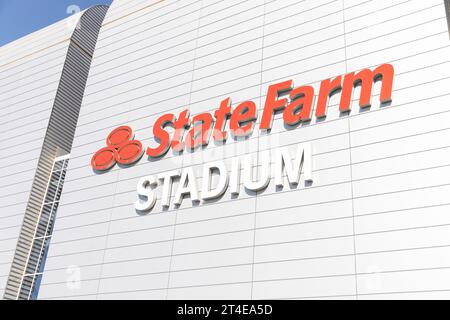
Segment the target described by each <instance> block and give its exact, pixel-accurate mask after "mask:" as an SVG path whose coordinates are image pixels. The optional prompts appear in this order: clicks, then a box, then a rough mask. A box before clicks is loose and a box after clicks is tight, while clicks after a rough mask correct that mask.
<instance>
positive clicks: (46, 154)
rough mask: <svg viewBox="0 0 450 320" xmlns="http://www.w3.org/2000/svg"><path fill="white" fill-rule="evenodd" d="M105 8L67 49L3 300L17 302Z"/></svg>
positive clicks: (87, 16) (90, 14) (85, 19)
mask: <svg viewBox="0 0 450 320" xmlns="http://www.w3.org/2000/svg"><path fill="white" fill-rule="evenodd" d="M107 9H108V7H107V6H96V7H93V8H91V9H89V10H87V11H86V12H84V13H83V14H82V15H81V18H80V24H79V26H78V27H77V28H76V29H75V31H74V33H73V36H72V38H71V42H70V45H69V47H68V50H67V56H66V60H65V63H64V68H63V70H62V74H61V79H60V81H59V86H58V90H57V92H56V97H55V100H54V104H53V108H52V112H51V116H50V120H49V123H48V127H47V131H46V135H45V139H44V141H43V144H42V151H41V154H40V156H39V162H38V165H37V170H36V174H35V177H34V181H33V185H32V188H31V192H30V197H29V200H28V204H27V208H26V211H25V216H24V220H23V224H22V229H21V232H20V236H19V239H18V242H17V248H16V252H15V255H14V260H13V263H12V266H11V271H10V274H9V278H8V283H7V287H6V290H5V295H4V297H5V298H6V299H17V297H18V294H19V291H20V284H21V281H22V278H23V275H24V274H25V270H26V268H27V263H28V256H29V255H30V250H31V244H32V239H33V237H34V235H35V229H36V226H37V224H38V222H39V216H40V211H41V208H42V204H43V200H44V197H45V192H46V190H47V184H48V181H49V178H50V174H51V169H52V166H53V161H54V159H55V157H57V156H58V155H60V154H66V153H70V150H71V146H72V142H73V135H74V132H75V128H76V124H77V120H78V113H79V110H80V106H81V101H82V98H83V94H84V89H85V84H86V79H87V76H88V74H89V67H90V63H91V59H92V52H93V51H94V49H95V40H96V38H97V36H98V32H99V29H100V26H101V23H102V21H103V18H104V16H105V14H106V12H107Z"/></svg>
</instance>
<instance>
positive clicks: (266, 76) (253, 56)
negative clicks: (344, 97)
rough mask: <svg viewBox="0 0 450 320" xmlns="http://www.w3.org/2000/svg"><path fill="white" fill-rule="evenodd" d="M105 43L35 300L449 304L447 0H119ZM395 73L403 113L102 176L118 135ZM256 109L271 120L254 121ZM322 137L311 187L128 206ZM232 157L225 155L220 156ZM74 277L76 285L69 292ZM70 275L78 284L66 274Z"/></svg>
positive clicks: (333, 104)
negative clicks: (139, 191)
mask: <svg viewBox="0 0 450 320" xmlns="http://www.w3.org/2000/svg"><path fill="white" fill-rule="evenodd" d="M111 9H112V10H111V11H110V12H108V15H107V17H106V19H105V27H104V28H102V31H101V34H100V35H99V42H98V46H97V50H96V52H95V54H94V59H93V62H92V67H91V72H90V76H89V79H88V84H87V88H86V93H85V97H84V99H83V105H82V109H81V112H80V119H79V123H78V126H77V130H76V135H75V140H74V144H73V148H72V152H71V163H70V166H69V170H68V173H67V179H66V182H65V188H64V192H63V195H62V198H61V206H60V208H59V212H58V219H57V221H56V225H55V231H54V235H53V240H52V247H51V249H50V252H49V256H48V259H47V265H46V270H45V274H44V278H43V282H42V286H41V292H40V298H42V299H71V298H90V299H97V298H98V299H100V298H111V299H126V298H144V299H145V298H149V299H152V298H154V299H156V298H160V299H165V298H184V299H186V298H187V299H190V298H209V299H211V298H235V299H239V298H247V299H248V298H254V299H260V298H286V299H295V298H305V299H307V298H336V299H337V298H366V297H370V298H396V297H397V298H398V297H419V298H430V297H431V298H433V297H435V298H436V297H438V298H445V297H447V298H448V297H450V281H449V279H450V277H449V275H450V260H449V258H448V257H450V254H449V253H450V241H449V237H448V232H449V230H450V219H449V215H448V208H449V200H448V193H449V192H450V187H449V182H450V180H449V176H450V175H449V165H450V162H449V160H448V159H450V158H449V155H450V153H449V151H450V146H449V142H448V141H449V125H448V123H449V122H448V121H447V120H448V119H449V116H448V115H449V111H450V89H449V88H450V79H449V74H448V70H449V69H448V67H449V65H450V59H449V57H450V43H449V39H448V29H447V21H446V13H445V8H444V4H443V2H442V1H441V0H430V1H422V0H411V1H409V0H395V1H392V0H389V1H388V0H379V1H378V0H377V1H366V0H334V1H333V0H304V1H301V0H277V1H271V0H266V1H257V0H249V1H243V0H226V1H223V0H222V1H221V0H203V1H200V0H199V1H196V0H182V1H176V0H168V1H161V2H156V1H135V0H116V1H115V2H114V4H113V6H112V8H111ZM381 63H392V64H393V65H394V67H395V68H396V77H395V82H394V94H393V102H392V105H390V106H386V107H383V108H380V106H379V104H377V103H376V100H377V90H379V87H377V86H375V87H377V88H376V89H375V94H374V97H373V98H374V100H373V102H374V103H373V106H372V107H371V108H370V109H368V110H365V111H361V112H360V110H359V108H358V107H357V104H356V102H355V101H354V102H353V103H354V105H352V113H351V114H350V115H345V116H342V115H340V113H339V111H338V107H337V104H338V103H339V101H338V98H339V96H338V95H337V96H334V97H333V98H332V99H331V101H330V107H329V110H328V116H327V118H326V120H325V121H320V122H317V121H312V122H311V123H310V124H307V125H304V126H300V127H298V128H296V129H295V130H286V129H285V128H284V126H283V121H282V118H281V117H280V116H279V115H278V116H277V117H276V119H275V120H274V127H273V130H272V132H271V133H270V135H265V134H260V133H259V132H258V130H255V132H254V134H253V136H252V137H250V139H248V141H246V142H234V141H233V140H232V139H230V140H229V141H228V142H227V144H226V145H225V146H224V147H222V146H215V145H214V144H213V143H211V144H210V145H209V146H208V147H207V148H206V149H205V150H202V151H196V152H195V153H192V154H191V153H185V154H183V155H182V156H174V155H172V154H171V153H169V154H167V155H166V156H165V157H164V158H162V159H161V160H159V161H148V160H147V159H146V158H145V157H144V158H143V159H142V160H141V161H140V162H139V163H138V164H136V165H134V166H132V167H130V168H119V167H116V168H114V169H113V170H111V171H110V172H108V173H107V174H103V175H96V174H95V173H93V172H92V169H91V168H90V166H89V161H90V159H91V157H92V154H93V153H94V152H95V151H97V150H98V149H99V148H101V147H103V146H104V143H105V141H104V140H105V137H106V136H107V135H108V133H109V132H110V131H111V130H112V129H114V128H115V127H116V126H118V125H123V124H127V125H131V126H132V127H133V129H134V130H135V132H136V138H137V139H139V140H141V141H142V142H143V144H144V145H145V146H148V145H153V144H154V143H155V142H154V139H153V135H152V125H153V123H154V121H155V120H156V119H157V118H158V117H159V116H160V115H162V114H163V113H167V112H169V111H171V112H174V113H175V114H177V113H178V112H180V111H181V110H183V108H186V107H189V108H190V110H191V114H197V113H199V112H202V111H212V110H213V109H215V108H217V107H218V105H219V103H220V101H221V99H222V98H226V97H228V96H230V97H231V98H232V99H233V106H235V105H236V104H237V103H239V102H240V101H242V100H247V99H252V100H254V101H255V102H256V103H257V104H258V106H260V107H262V104H261V102H263V101H264V98H265V94H266V92H267V86H268V85H270V84H273V83H276V82H278V81H283V80H288V79H293V80H294V83H295V85H296V86H299V85H303V84H312V85H313V86H314V87H315V89H316V90H317V89H318V86H319V84H320V81H321V80H323V79H325V78H329V77H333V76H336V75H340V74H344V73H346V72H349V71H354V70H360V69H362V68H368V67H374V66H377V65H379V64H381ZM259 112H261V110H260V111H259ZM304 141H311V142H312V144H313V147H314V148H315V150H314V161H315V166H314V168H315V169H314V170H315V172H314V185H313V186H312V187H311V188H303V187H300V188H298V189H293V190H282V191H281V192H280V191H278V192H277V191H275V187H274V184H273V181H272V182H271V184H270V185H269V187H268V189H267V190H266V191H264V192H261V193H258V194H257V195H254V194H246V193H245V192H244V190H242V192H241V195H240V196H239V198H238V199H232V198H231V196H230V195H229V194H228V193H227V194H226V196H224V197H223V198H222V199H220V200H219V201H217V202H215V203H210V204H207V205H200V206H198V207H192V204H191V203H190V201H189V199H186V200H185V201H184V202H183V206H182V207H181V208H178V209H174V208H172V207H171V208H170V209H169V210H167V211H164V210H162V209H161V208H160V206H158V204H157V207H156V208H155V210H154V211H153V212H152V214H149V215H147V216H139V215H137V214H136V212H135V210H134V208H133V202H134V201H135V200H136V190H135V189H136V183H137V181H138V179H139V178H140V177H142V176H145V175H149V174H157V173H161V172H165V171H169V170H171V169H177V168H182V167H185V166H190V165H194V166H195V169H196V170H197V169H199V168H201V165H202V164H203V163H204V162H207V161H211V160H218V159H223V158H227V159H229V158H230V157H232V156H235V155H243V154H246V153H256V152H258V151H261V150H265V149H268V148H271V147H275V146H292V145H295V144H296V143H299V142H304ZM225 150H227V152H225ZM70 266H76V268H77V270H78V271H79V275H80V278H79V279H78V280H79V281H78V282H77V286H73V287H71V286H68V285H67V281H71V276H72V274H70V270H72V269H70V268H69V267H70ZM68 271H69V274H68V273H67V272H68Z"/></svg>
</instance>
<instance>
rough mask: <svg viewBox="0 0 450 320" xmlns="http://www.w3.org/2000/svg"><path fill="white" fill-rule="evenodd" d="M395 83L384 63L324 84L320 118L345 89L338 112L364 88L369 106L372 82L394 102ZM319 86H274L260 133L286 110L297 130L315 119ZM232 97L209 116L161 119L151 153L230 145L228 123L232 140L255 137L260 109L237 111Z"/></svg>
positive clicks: (246, 105)
mask: <svg viewBox="0 0 450 320" xmlns="http://www.w3.org/2000/svg"><path fill="white" fill-rule="evenodd" d="M393 79H394V67H393V66H392V65H390V64H383V65H381V66H379V67H377V68H376V69H374V70H373V71H372V70H370V69H364V70H362V71H360V72H358V73H355V72H352V73H349V74H346V75H344V76H338V77H335V78H330V79H326V80H323V81H322V82H321V84H320V89H319V92H318V94H317V104H316V108H315V110H316V113H315V116H316V117H317V118H323V117H326V113H327V107H328V100H329V98H330V96H331V95H333V94H335V93H336V92H338V91H341V99H340V103H339V110H340V111H341V112H348V111H350V104H351V97H352V94H353V91H354V88H355V87H357V86H361V94H360V97H359V106H360V107H361V108H365V107H368V106H370V104H371V97H372V88H373V83H374V82H376V81H382V85H381V92H380V102H381V103H387V102H389V101H391V96H392V85H393ZM314 96H315V92H314V88H313V87H312V86H300V87H295V88H294V87H293V82H292V80H288V81H284V82H280V83H277V84H273V85H271V86H269V88H268V91H267V95H266V101H265V104H264V110H263V114H262V117H261V123H260V127H259V128H260V129H261V130H270V129H271V128H272V123H273V118H274V115H275V113H276V112H281V111H282V112H283V120H284V122H285V123H286V124H287V125H290V126H293V125H296V124H298V123H300V122H304V121H309V120H311V113H312V110H313V103H314ZM230 104H231V100H230V98H227V99H225V100H223V101H222V102H221V103H220V106H219V109H217V110H216V111H215V112H214V115H211V114H210V113H201V114H198V115H196V116H194V117H193V118H192V121H191V118H190V115H189V111H188V110H184V111H182V112H181V113H180V114H179V115H178V117H175V115H173V114H165V115H163V116H161V117H160V118H159V119H158V120H157V121H156V123H155V125H154V127H153V134H154V137H155V140H156V141H157V142H158V144H159V145H158V146H157V147H156V148H148V149H147V155H148V156H150V157H161V156H163V155H164V154H166V153H167V151H168V150H169V149H170V148H172V149H173V150H174V151H177V152H181V151H183V150H184V149H185V148H186V147H187V148H189V149H195V148H197V147H200V146H206V145H208V144H209V141H210V136H211V132H212V137H213V139H214V140H215V141H216V142H223V141H226V140H227V138H228V137H229V134H228V132H227V130H226V126H227V123H228V127H229V131H230V133H231V135H232V136H235V137H245V136H249V135H251V134H252V132H253V129H254V127H255V124H256V121H257V119H258V115H257V106H256V104H255V103H254V102H252V101H244V102H242V103H240V104H239V105H238V106H237V107H236V108H235V109H234V110H232V108H231V106H230ZM168 125H171V126H172V127H173V128H174V129H175V131H174V133H173V135H172V137H171V136H170V134H169V133H168V132H167V131H166V130H165V127H166V126H168Z"/></svg>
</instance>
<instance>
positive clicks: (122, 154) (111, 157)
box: [91, 126, 143, 171]
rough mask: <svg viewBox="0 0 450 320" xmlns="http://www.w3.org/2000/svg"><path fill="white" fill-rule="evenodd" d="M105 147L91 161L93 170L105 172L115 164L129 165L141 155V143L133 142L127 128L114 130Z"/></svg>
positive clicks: (130, 131) (132, 134)
mask: <svg viewBox="0 0 450 320" xmlns="http://www.w3.org/2000/svg"><path fill="white" fill-rule="evenodd" d="M106 145H107V146H106V147H105V148H103V149H100V150H99V151H97V152H96V153H95V154H94V156H93V157H92V160H91V165H92V168H93V169H94V170H97V171H105V170H108V169H111V168H112V167H113V166H114V165H115V164H116V163H118V164H121V165H130V164H133V163H135V162H137V161H138V160H139V159H140V158H141V157H142V155H143V148H142V143H141V142H140V141H138V140H134V133H133V130H132V129H131V128H130V127H128V126H122V127H119V128H117V129H114V130H113V131H112V132H111V133H110V134H109V135H108V138H107V139H106Z"/></svg>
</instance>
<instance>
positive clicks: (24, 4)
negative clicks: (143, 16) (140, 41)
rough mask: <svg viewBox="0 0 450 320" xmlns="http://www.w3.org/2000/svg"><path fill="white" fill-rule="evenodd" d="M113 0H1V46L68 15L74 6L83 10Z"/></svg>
mask: <svg viewBox="0 0 450 320" xmlns="http://www.w3.org/2000/svg"><path fill="white" fill-rule="evenodd" d="M111 2H112V0H0V46H3V45H4V44H7V43H9V42H11V41H14V40H16V39H19V38H21V37H23V36H25V35H27V34H29V33H32V32H34V31H36V30H39V29H42V28H44V27H46V26H48V25H50V24H52V23H54V22H56V21H59V20H61V19H64V18H66V17H68V16H69V15H70V13H68V11H69V12H70V9H72V8H75V7H74V6H78V7H79V8H80V9H81V10H83V9H86V8H88V7H90V6H92V5H95V4H110V3H111ZM72 10H73V9H72ZM72 13H73V11H72Z"/></svg>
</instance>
